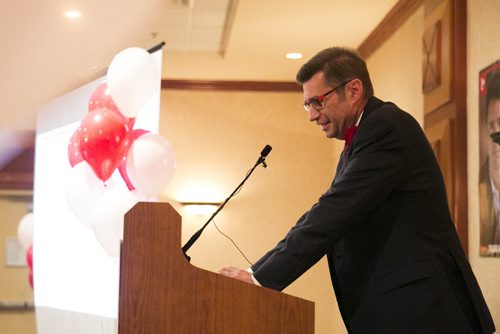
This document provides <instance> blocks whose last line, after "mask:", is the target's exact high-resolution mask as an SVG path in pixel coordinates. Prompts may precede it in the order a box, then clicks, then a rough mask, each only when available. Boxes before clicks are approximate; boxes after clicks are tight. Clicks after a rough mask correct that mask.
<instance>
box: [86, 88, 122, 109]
mask: <svg viewBox="0 0 500 334" xmlns="http://www.w3.org/2000/svg"><path fill="white" fill-rule="evenodd" d="M102 108H106V109H109V110H112V111H114V112H117V113H119V114H120V115H121V112H120V110H119V109H118V107H117V106H116V104H115V102H114V101H113V99H112V98H111V95H110V93H109V88H108V83H107V82H106V81H104V82H103V83H101V84H100V85H99V86H97V88H96V89H95V90H94V91H93V92H92V95H90V99H89V112H90V111H93V110H96V109H102ZM122 117H123V115H122Z"/></svg>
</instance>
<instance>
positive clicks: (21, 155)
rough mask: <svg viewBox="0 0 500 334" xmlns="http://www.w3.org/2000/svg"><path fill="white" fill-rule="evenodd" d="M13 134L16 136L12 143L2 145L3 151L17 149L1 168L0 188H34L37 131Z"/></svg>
mask: <svg viewBox="0 0 500 334" xmlns="http://www.w3.org/2000/svg"><path fill="white" fill-rule="evenodd" d="M12 135H13V136H15V140H14V139H13V140H12V141H13V143H12V145H10V144H7V145H5V146H2V150H5V151H4V152H3V153H5V152H7V151H15V152H16V154H15V156H14V157H12V159H11V160H10V161H8V162H6V163H5V165H3V166H2V167H1V168H0V190H33V172H34V169H33V166H34V160H35V132H34V131H27V132H18V133H13V134H12ZM14 142H15V143H14ZM14 144H15V145H14ZM17 145H18V146H17Z"/></svg>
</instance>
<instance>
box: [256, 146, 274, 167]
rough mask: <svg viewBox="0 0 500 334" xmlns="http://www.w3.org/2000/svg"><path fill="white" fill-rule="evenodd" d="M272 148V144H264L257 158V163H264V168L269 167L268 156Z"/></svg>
mask: <svg viewBox="0 0 500 334" xmlns="http://www.w3.org/2000/svg"><path fill="white" fill-rule="evenodd" d="M272 149H273V148H272V147H271V145H266V146H264V148H263V149H262V151H261V152H260V158H259V159H258V160H257V163H256V164H257V165H259V164H262V166H263V167H264V168H267V164H266V157H267V155H268V154H269V152H271V150H272Z"/></svg>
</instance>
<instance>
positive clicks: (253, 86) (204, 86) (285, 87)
mask: <svg viewBox="0 0 500 334" xmlns="http://www.w3.org/2000/svg"><path fill="white" fill-rule="evenodd" d="M161 88H162V89H184V90H226V91H260V92H302V86H301V85H299V84H298V83H296V82H293V81H225V80H177V79H162V81H161Z"/></svg>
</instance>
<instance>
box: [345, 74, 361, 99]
mask: <svg viewBox="0 0 500 334" xmlns="http://www.w3.org/2000/svg"><path fill="white" fill-rule="evenodd" d="M346 88H347V89H346V95H347V96H348V98H349V99H350V100H351V101H353V102H356V101H359V100H360V99H362V98H363V83H362V82H361V80H359V79H353V80H352V81H351V82H349V83H348V84H347V87H346Z"/></svg>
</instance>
